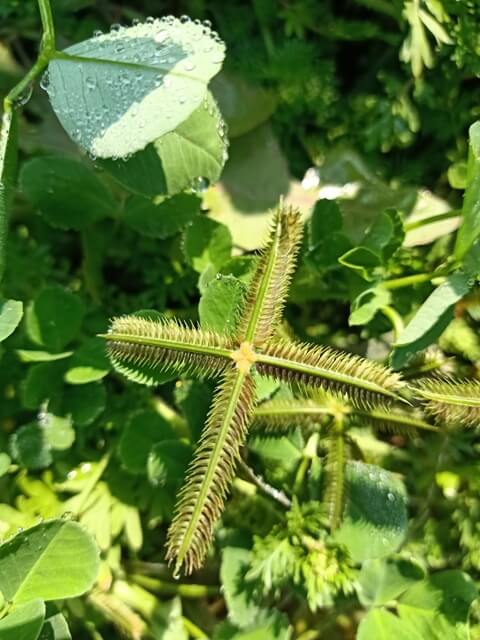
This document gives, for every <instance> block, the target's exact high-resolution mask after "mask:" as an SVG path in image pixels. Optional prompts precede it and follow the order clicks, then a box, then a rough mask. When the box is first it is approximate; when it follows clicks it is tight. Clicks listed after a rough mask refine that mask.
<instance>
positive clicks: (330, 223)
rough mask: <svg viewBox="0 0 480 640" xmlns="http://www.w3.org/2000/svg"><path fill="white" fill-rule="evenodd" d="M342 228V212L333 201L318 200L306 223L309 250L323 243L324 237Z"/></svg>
mask: <svg viewBox="0 0 480 640" xmlns="http://www.w3.org/2000/svg"><path fill="white" fill-rule="evenodd" d="M342 226H343V223H342V212H341V211H340V208H339V206H338V204H337V203H336V202H335V200H325V199H321V200H318V201H317V202H316V203H315V207H314V208H313V211H312V216H311V218H310V220H309V222H308V244H309V247H310V249H315V247H316V246H317V245H318V244H321V243H323V242H324V240H325V238H326V236H330V235H331V234H332V233H334V232H335V231H341V229H342Z"/></svg>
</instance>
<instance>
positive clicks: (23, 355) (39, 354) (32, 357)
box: [16, 349, 73, 362]
mask: <svg viewBox="0 0 480 640" xmlns="http://www.w3.org/2000/svg"><path fill="white" fill-rule="evenodd" d="M16 353H17V355H18V357H19V358H20V360H21V361H22V362H54V361H55V360H65V358H69V357H70V356H71V355H72V353H73V351H64V352H63V353H49V352H48V351H38V350H33V349H17V351H16Z"/></svg>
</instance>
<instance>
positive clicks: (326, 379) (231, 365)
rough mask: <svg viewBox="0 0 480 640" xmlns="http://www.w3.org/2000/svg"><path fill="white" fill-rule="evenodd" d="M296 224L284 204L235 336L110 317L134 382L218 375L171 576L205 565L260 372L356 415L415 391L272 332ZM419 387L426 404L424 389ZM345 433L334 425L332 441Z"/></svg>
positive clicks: (175, 535)
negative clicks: (342, 403)
mask: <svg viewBox="0 0 480 640" xmlns="http://www.w3.org/2000/svg"><path fill="white" fill-rule="evenodd" d="M302 230H303V226H302V222H301V219H300V215H299V213H298V212H297V211H294V210H292V209H290V208H286V207H284V206H280V207H279V208H278V210H277V211H276V213H275V214H274V216H273V222H272V228H271V232H270V235H269V238H268V241H267V243H266V244H265V247H264V248H263V250H262V251H261V253H260V255H259V257H258V259H257V262H256V266H255V270H254V273H253V277H252V279H251V281H250V284H249V286H248V288H247V291H246V294H245V297H244V300H242V301H241V303H240V304H239V305H238V318H237V322H236V323H235V330H234V331H233V332H232V333H231V334H228V335H227V334H220V333H215V332H212V331H204V330H202V329H200V328H199V327H197V326H193V325H186V324H182V323H180V322H179V321H177V320H160V321H158V320H149V319H146V318H142V317H138V316H124V317H120V318H117V319H114V320H113V321H112V324H111V327H110V331H109V333H108V334H103V337H104V338H105V339H106V340H107V341H108V353H109V355H110V358H111V360H112V362H113V364H114V366H115V367H116V368H117V370H118V371H120V372H122V373H123V374H124V375H126V376H127V377H129V378H130V379H133V380H135V381H137V382H140V383H144V384H155V383H156V382H157V381H159V380H161V375H160V374H165V373H170V374H172V373H173V374H175V375H184V376H185V375H186V376H193V377H195V376H199V377H203V378H220V379H221V382H220V384H219V386H218V388H217V391H216V394H215V396H214V399H213V402H212V406H211V408H210V412H209V414H208V418H207V421H206V424H205V428H204V431H203V434H202V436H201V438H200V442H199V445H198V447H197V450H196V452H195V455H194V457H193V460H192V462H191V464H190V467H189V469H188V471H187V475H186V479H185V484H184V486H183V488H182V489H181V490H180V493H179V495H178V499H177V505H176V509H175V515H174V518H173V521H172V524H171V526H170V529H169V533H168V537H167V553H166V557H167V560H168V561H169V562H170V563H174V565H175V573H176V574H179V572H180V570H181V569H182V567H183V568H184V570H185V572H186V573H191V572H192V571H193V570H194V569H197V568H199V567H201V566H202V564H203V561H204V558H205V555H206V553H207V550H208V547H209V545H210V542H211V539H212V536H213V530H214V526H215V523H216V521H217V519H218V518H219V516H220V515H221V513H222V510H223V507H224V502H225V499H226V496H227V494H228V491H229V488H230V485H231V483H232V480H233V478H234V475H235V469H236V466H237V463H238V460H239V458H240V451H241V448H242V446H243V445H244V443H245V440H246V436H247V431H248V429H249V426H250V424H251V423H252V420H253V419H254V414H255V408H256V405H257V398H256V382H255V381H256V375H261V376H269V377H273V378H275V379H276V380H279V381H281V382H285V383H288V384H290V385H293V386H294V387H300V388H310V389H315V388H317V389H318V388H321V389H324V390H326V391H328V392H330V393H333V394H336V395H337V396H340V397H343V398H347V399H348V402H349V403H350V405H351V406H352V407H354V408H355V410H357V411H359V412H371V411H374V410H379V409H382V408H383V409H385V407H386V405H387V404H389V403H392V402H398V403H400V404H402V405H403V406H408V404H409V399H410V400H411V399H412V398H413V397H414V395H413V392H412V389H413V388H412V387H408V386H407V384H406V383H405V382H404V381H403V380H402V379H401V377H400V376H399V375H398V374H397V373H394V372H393V371H391V370H390V369H388V368H386V367H384V366H382V365H380V364H378V363H374V362H371V361H369V360H367V359H365V358H361V357H359V356H356V355H351V354H347V353H343V352H340V351H336V350H333V349H331V348H329V347H319V346H314V345H309V344H302V343H298V342H294V341H287V340H284V339H281V338H280V337H278V335H277V329H278V326H279V323H280V321H281V318H282V311H283V307H284V304H285V300H286V297H287V293H288V288H289V284H290V280H291V277H292V274H293V270H294V268H295V264H296V258H297V253H298V249H299V246H300V241H301V237H302ZM418 392H419V395H420V397H421V398H425V400H426V401H427V398H426V394H427V393H429V391H428V389H427V388H426V387H421V388H419V390H418ZM467 400H468V398H467ZM431 402H435V400H431ZM427 406H428V402H427ZM455 406H457V405H455ZM341 431H342V430H341V428H340V426H339V427H338V429H337V438H336V443H337V445H338V446H340V444H341V443H340V438H339V436H338V434H339V433H340V432H341ZM337 504H338V503H337ZM337 511H338V508H337ZM336 517H337V518H338V517H339V515H338V516H336Z"/></svg>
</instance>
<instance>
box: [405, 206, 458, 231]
mask: <svg viewBox="0 0 480 640" xmlns="http://www.w3.org/2000/svg"><path fill="white" fill-rule="evenodd" d="M460 213H461V212H460V211H459V210H458V209H452V210H451V211H445V212H444V213H437V214H436V215H434V216H429V217H428V218H421V219H420V220H412V222H406V223H405V224H404V225H403V228H404V229H405V231H413V229H418V228H419V227H425V226H426V225H427V224H434V223H435V222H442V221H443V220H451V219H452V218H458V217H459V216H460Z"/></svg>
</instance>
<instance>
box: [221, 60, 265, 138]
mask: <svg viewBox="0 0 480 640" xmlns="http://www.w3.org/2000/svg"><path fill="white" fill-rule="evenodd" d="M210 88H211V91H212V93H213V95H214V96H215V99H216V100H217V102H218V106H219V107H220V111H221V112H222V115H223V117H224V118H225V121H226V123H227V125H228V134H229V136H230V137H231V138H236V137H237V136H241V135H243V134H244V133H248V132H249V131H251V130H252V129H255V128H256V127H258V126H259V125H260V124H262V122H265V120H268V118H269V117H270V116H271V115H272V113H273V112H274V110H275V106H276V101H275V98H274V96H273V93H271V92H268V91H267V90H265V89H264V88H263V87H260V86H253V85H251V84H248V83H247V82H246V81H245V80H244V79H243V78H241V77H240V76H236V75H233V74H231V73H225V71H222V72H220V73H219V74H218V75H217V76H216V77H215V78H214V79H213V80H212V84H211V86H210Z"/></svg>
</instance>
